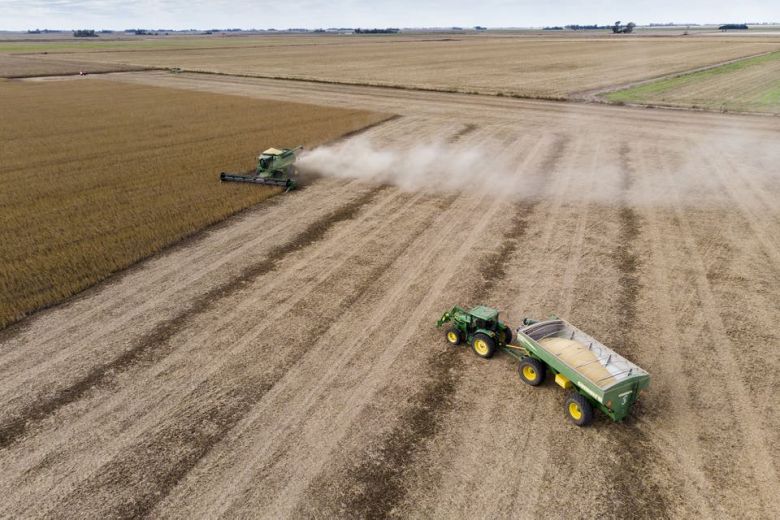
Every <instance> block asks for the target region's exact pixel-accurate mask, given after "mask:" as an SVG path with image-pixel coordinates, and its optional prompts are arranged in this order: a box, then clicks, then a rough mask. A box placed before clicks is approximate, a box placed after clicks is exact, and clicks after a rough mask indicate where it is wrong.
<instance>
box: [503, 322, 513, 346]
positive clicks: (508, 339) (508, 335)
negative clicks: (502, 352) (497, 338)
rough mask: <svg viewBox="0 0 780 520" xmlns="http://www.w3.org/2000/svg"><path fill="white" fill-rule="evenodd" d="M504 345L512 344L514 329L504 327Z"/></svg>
mask: <svg viewBox="0 0 780 520" xmlns="http://www.w3.org/2000/svg"><path fill="white" fill-rule="evenodd" d="M504 343H507V344H509V343H512V329H511V328H509V327H508V326H507V327H504Z"/></svg>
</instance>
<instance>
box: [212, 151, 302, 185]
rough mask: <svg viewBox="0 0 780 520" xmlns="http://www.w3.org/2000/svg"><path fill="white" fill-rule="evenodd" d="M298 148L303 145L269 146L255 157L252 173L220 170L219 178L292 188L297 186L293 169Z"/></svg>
mask: <svg viewBox="0 0 780 520" xmlns="http://www.w3.org/2000/svg"><path fill="white" fill-rule="evenodd" d="M299 150H303V146H298V147H295V148H284V149H282V150H278V149H276V148H269V149H268V150H266V151H264V152H263V153H262V154H260V156H259V157H258V158H257V168H256V169H255V171H254V173H250V174H241V173H226V172H222V173H220V174H219V180H221V181H228V182H249V183H252V184H263V185H266V186H279V187H280V188H284V190H285V191H290V190H293V189H295V187H296V186H297V184H296V182H295V179H294V177H295V176H296V175H297V174H298V171H297V170H296V169H295V159H296V158H297V156H296V154H297V152H298V151H299Z"/></svg>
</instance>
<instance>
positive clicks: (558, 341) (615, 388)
mask: <svg viewBox="0 0 780 520" xmlns="http://www.w3.org/2000/svg"><path fill="white" fill-rule="evenodd" d="M448 322H451V323H452V325H451V326H450V327H448V328H447V330H446V332H445V338H446V339H447V342H448V343H450V344H452V345H459V344H461V343H463V342H464V341H468V343H469V344H470V345H471V346H472V348H473V350H474V352H475V353H476V354H477V355H478V356H480V357H482V358H490V357H492V356H493V354H494V353H495V352H496V351H497V350H498V349H500V350H502V351H503V352H505V353H507V354H509V355H510V356H512V357H513V358H515V359H517V360H518V361H519V362H520V363H519V367H518V371H519V375H520V379H521V380H522V381H523V382H524V383H526V384H528V385H531V386H539V385H541V384H542V383H543V382H544V380H545V378H546V376H547V373H548V372H549V373H550V374H551V375H552V377H553V378H554V380H555V382H556V383H557V384H558V385H559V386H561V387H562V388H563V389H564V390H569V394H568V396H567V397H566V402H565V405H564V410H565V412H566V415H567V417H568V418H569V419H570V420H571V421H572V422H573V423H574V424H576V425H577V426H585V425H587V424H589V423H590V422H591V421H592V420H593V410H594V409H598V410H601V411H602V412H603V413H604V414H606V415H607V416H608V417H610V418H611V419H612V420H613V421H622V420H623V419H625V418H626V416H628V414H629V412H630V410H631V407H632V406H633V405H634V404H635V403H636V402H637V400H638V398H639V395H640V393H642V391H643V390H644V389H645V388H647V387H648V385H649V384H650V375H649V374H648V373H647V372H645V371H644V370H642V369H641V368H640V367H638V366H637V365H635V364H633V363H631V362H630V361H628V360H627V359H625V358H624V357H622V356H620V355H619V354H618V353H616V352H615V351H613V350H611V349H610V348H608V347H606V346H605V345H603V344H602V343H600V342H599V341H597V340H595V339H594V338H592V337H591V336H589V335H587V334H585V333H584V332H583V331H581V330H580V329H578V328H577V327H575V326H574V325H572V324H571V323H569V322H567V321H565V320H562V319H559V318H556V317H553V318H551V319H549V320H543V321H538V320H533V319H529V318H526V319H524V320H523V326H522V327H520V328H518V329H517V331H516V332H517V334H516V337H515V338H514V340H515V341H512V340H513V338H512V331H511V329H510V328H509V327H508V326H507V325H506V324H504V323H502V322H501V321H500V320H499V319H498V311H496V310H495V309H491V308H490V307H485V306H483V305H480V306H478V307H474V308H473V309H471V310H470V311H465V310H464V309H462V308H460V307H453V308H452V310H450V311H447V312H445V313H444V315H443V316H442V317H441V318H440V319H439V321H438V322H437V323H436V326H437V327H441V326H442V325H444V324H445V323H448Z"/></svg>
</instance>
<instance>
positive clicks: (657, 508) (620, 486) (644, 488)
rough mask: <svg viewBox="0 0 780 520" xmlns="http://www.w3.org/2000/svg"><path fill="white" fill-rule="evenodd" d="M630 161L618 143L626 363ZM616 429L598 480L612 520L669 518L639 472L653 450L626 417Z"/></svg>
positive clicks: (619, 324)
mask: <svg viewBox="0 0 780 520" xmlns="http://www.w3.org/2000/svg"><path fill="white" fill-rule="evenodd" d="M631 156H632V151H631V148H630V146H629V144H628V143H626V142H624V143H622V144H621V145H620V148H619V150H618V165H619V168H620V184H621V185H620V189H621V193H622V199H623V200H622V203H621V207H620V210H619V211H618V218H619V222H620V228H619V231H618V238H617V251H616V253H615V255H614V257H613V258H614V263H615V269H616V270H617V271H618V273H619V274H618V286H619V289H618V294H617V313H618V314H617V316H616V317H615V321H616V328H617V333H616V335H615V336H613V341H614V344H615V347H614V348H615V350H616V351H617V352H620V353H622V354H623V355H624V356H627V357H629V358H632V357H633V354H634V353H635V352H636V351H637V348H639V345H637V343H636V341H635V339H634V331H635V329H636V325H635V323H636V319H637V304H638V299H639V292H640V290H641V289H642V285H641V283H640V280H639V268H640V265H641V260H640V258H639V256H638V254H637V249H638V247H639V244H638V239H639V237H640V234H641V226H642V221H641V217H640V215H639V214H638V213H637V212H636V210H634V209H633V208H632V207H631V206H629V202H628V199H629V194H630V192H631V188H632V187H633V185H634V179H635V177H636V169H635V167H634V164H633V163H632V161H631ZM616 426H617V427H616V428H614V429H613V430H612V431H610V432H609V438H610V444H612V443H615V444H616V446H615V448H614V449H611V450H610V451H611V452H612V453H613V454H614V455H615V458H613V459H611V460H610V469H608V470H607V471H606V472H605V473H606V475H608V478H605V479H604V481H605V484H606V487H607V490H608V491H607V492H606V496H607V497H610V496H611V497H620V498H619V499H618V500H616V501H615V503H613V504H611V508H612V509H611V511H610V512H611V513H613V514H616V516H617V517H618V518H628V517H639V518H670V507H669V503H668V501H667V497H666V495H665V494H664V493H663V492H662V490H661V487H660V486H659V485H658V483H657V482H655V481H654V480H653V479H651V478H648V475H646V472H645V471H643V469H646V468H647V467H649V466H651V464H652V462H653V461H655V460H657V459H658V457H656V456H654V455H653V454H652V451H653V445H652V443H651V442H650V440H649V438H648V435H647V433H645V432H644V431H643V430H642V428H638V427H636V426H635V425H633V424H632V423H631V418H630V417H629V418H627V422H626V423H624V424H622V425H616ZM615 506H618V507H617V508H615ZM615 509H617V511H615Z"/></svg>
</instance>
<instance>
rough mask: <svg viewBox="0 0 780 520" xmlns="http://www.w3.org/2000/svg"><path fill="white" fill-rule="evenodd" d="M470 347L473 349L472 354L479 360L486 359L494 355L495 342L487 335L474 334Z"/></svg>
mask: <svg viewBox="0 0 780 520" xmlns="http://www.w3.org/2000/svg"><path fill="white" fill-rule="evenodd" d="M471 346H472V348H473V349H474V353H475V354H476V355H478V356H479V357H481V358H485V359H488V358H491V357H493V354H495V353H496V342H495V341H493V338H491V337H490V336H488V335H487V334H482V333H479V334H474V339H473V340H472V342H471Z"/></svg>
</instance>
